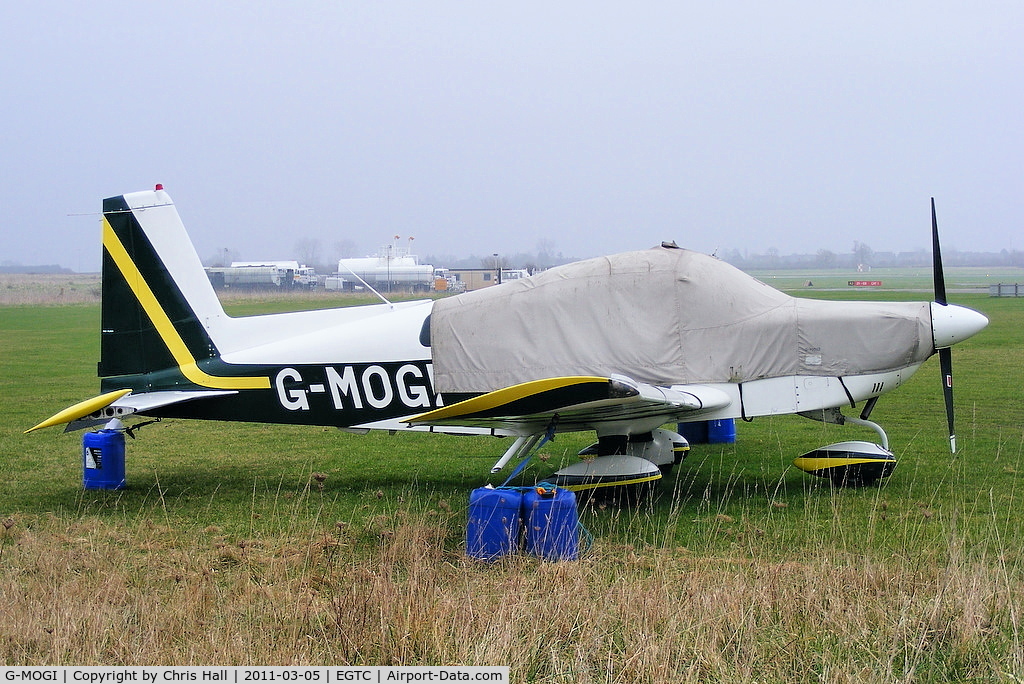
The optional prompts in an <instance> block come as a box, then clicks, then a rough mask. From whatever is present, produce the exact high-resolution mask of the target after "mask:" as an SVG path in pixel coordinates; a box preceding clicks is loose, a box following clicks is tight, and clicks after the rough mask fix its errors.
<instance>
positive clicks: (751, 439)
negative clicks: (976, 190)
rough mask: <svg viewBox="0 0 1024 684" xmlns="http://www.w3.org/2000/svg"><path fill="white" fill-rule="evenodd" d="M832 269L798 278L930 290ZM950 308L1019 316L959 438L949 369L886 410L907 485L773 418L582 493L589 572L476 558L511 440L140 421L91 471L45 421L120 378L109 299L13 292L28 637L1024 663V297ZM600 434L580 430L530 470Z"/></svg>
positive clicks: (258, 648)
mask: <svg viewBox="0 0 1024 684" xmlns="http://www.w3.org/2000/svg"><path fill="white" fill-rule="evenodd" d="M779 275H780V276H781V275H783V274H779ZM759 276H760V277H761V278H762V279H764V280H766V282H769V283H771V284H773V285H781V284H782V283H773V282H772V280H771V279H769V278H766V277H765V276H764V274H759ZM791 277H793V278H797V279H799V278H803V274H799V275H793V276H791ZM842 278H843V279H844V281H843V282H844V283H845V276H842ZM806 279H807V278H803V280H800V281H799V283H798V284H797V285H794V286H793V291H794V292H795V293H796V294H799V295H801V296H822V297H829V298H861V299H868V298H878V299H921V298H926V297H927V296H928V295H924V296H922V295H921V294H920V293H914V292H910V291H909V290H912V289H916V288H917V285H916V284H915V285H913V286H910V285H908V287H906V288H904V289H903V290H901V289H900V288H895V289H897V290H898V291H896V292H892V291H889V292H884V293H875V292H866V291H859V290H858V291H855V292H846V291H842V292H838V291H828V292H816V291H814V288H804V287H801V286H802V285H803V282H804V281H805V280H806ZM879 279H881V280H883V281H885V280H886V278H884V277H882V278H879ZM812 280H813V278H812ZM953 280H954V279H953V278H951V277H950V275H949V274H947V284H948V287H949V288H950V290H951V291H952V290H953V289H954V287H955V286H954V284H953ZM908 282H909V281H908ZM913 282H914V283H916V280H914V281H913ZM815 285H816V286H817V283H815ZM924 287H927V284H925V285H924ZM822 289H824V288H822ZM886 289H889V288H886ZM950 299H951V301H953V302H954V303H958V304H964V305H966V306H970V307H973V308H976V309H978V310H980V311H982V312H983V313H985V314H986V315H987V316H989V318H990V320H991V324H990V325H989V327H988V328H987V329H986V330H984V331H983V332H982V333H980V334H979V335H978V336H977V337H975V338H973V339H971V340H968V341H967V342H965V343H963V344H960V345H957V347H956V348H954V350H953V351H954V354H953V359H954V373H955V379H956V409H957V424H958V429H957V433H958V442H959V445H960V453H958V454H957V455H956V456H950V454H949V453H948V446H947V439H946V435H945V416H944V413H943V407H942V398H941V393H940V388H939V377H938V376H939V370H938V361H937V359H935V358H933V359H930V360H929V361H928V362H927V363H926V364H925V366H924V367H923V368H922V370H921V371H920V372H919V373H918V374H917V375H915V376H914V377H913V378H911V380H910V381H909V382H908V383H907V384H906V385H905V386H904V387H902V388H900V389H898V390H896V391H895V392H893V393H891V394H887V395H886V396H884V397H883V398H882V399H881V400H880V401H879V403H878V406H877V407H876V409H875V411H874V413H873V414H872V419H873V420H875V421H877V422H879V423H880V424H881V425H882V426H883V427H884V428H885V429H886V431H887V432H888V435H889V438H890V447H891V448H892V450H893V451H894V452H895V454H896V456H897V458H898V459H899V461H900V465H899V467H897V469H896V471H895V473H894V474H893V475H892V476H891V477H890V478H888V479H887V480H884V481H883V482H882V483H880V485H879V486H876V487H868V488H863V489H834V488H833V487H831V486H830V484H829V483H828V482H827V481H824V480H820V479H816V478H812V477H810V476H808V475H806V474H804V473H802V472H800V471H798V470H797V469H795V468H794V467H793V466H792V465H791V461H792V459H793V458H794V457H796V456H798V455H800V454H801V453H803V452H805V451H808V450H810V449H812V448H814V447H816V446H820V445H823V444H828V443H831V442H836V441H841V440H843V439H871V440H873V439H874V435H873V433H872V432H871V431H870V430H867V429H863V428H857V427H855V426H845V427H839V426H828V425H823V424H819V423H815V422H813V421H809V420H806V419H803V418H799V417H796V416H782V417H776V418H760V419H756V420H754V421H753V422H752V423H738V425H737V436H738V439H737V442H736V443H735V444H729V445H698V446H694V448H693V450H692V452H691V455H690V457H689V458H688V460H687V461H686V462H684V463H683V464H682V465H681V466H680V467H678V468H676V470H675V471H674V472H673V473H672V474H671V476H669V477H667V478H665V479H664V480H663V481H662V482H661V483H660V485H659V487H658V489H657V490H656V492H655V494H654V496H652V497H651V498H650V499H648V500H645V501H643V502H642V503H640V504H639V505H636V506H633V507H619V506H615V505H609V504H601V503H589V504H587V505H585V506H583V507H582V508H581V516H582V520H583V523H584V524H585V525H586V527H587V528H588V529H589V530H590V531H591V533H592V534H593V535H594V543H593V546H592V547H591V548H590V550H589V551H588V552H587V553H586V554H584V555H583V557H582V558H581V559H580V560H579V561H576V562H571V563H544V562H541V561H538V560H535V559H532V558H528V557H519V556H517V557H512V558H508V559H506V560H503V561H500V562H497V563H494V564H482V563H478V562H475V561H471V560H469V559H467V558H465V556H464V553H463V552H464V542H463V535H464V532H465V523H466V514H465V509H466V502H467V497H468V494H469V491H470V490H471V489H472V488H474V487H478V486H481V485H483V484H485V483H487V482H488V481H491V482H494V483H495V484H497V483H499V480H496V479H494V478H492V476H490V474H489V470H490V467H491V465H492V464H493V462H494V461H495V460H497V458H498V457H499V456H500V455H501V453H502V452H503V451H504V449H505V448H506V446H507V444H508V442H507V440H498V439H493V438H466V437H462V438H456V437H444V436H430V435H413V434H404V435H396V436H388V435H386V434H384V435H380V434H370V435H366V436H355V435H349V434H347V433H342V432H339V431H337V430H333V429H325V428H305V427H292V426H264V425H253V424H244V423H238V424H233V423H232V424H229V423H203V422H188V421H165V422H163V423H161V424H158V425H153V426H149V427H146V428H143V429H142V430H141V431H140V433H139V438H138V439H137V440H129V443H128V456H127V478H128V485H129V486H128V489H126V490H124V491H120V492H102V491H101V492H97V491H85V490H83V489H82V487H81V476H82V473H81V463H80V454H79V450H80V439H81V435H80V433H74V434H66V435H65V434H62V433H61V432H60V431H59V429H56V428H54V429H50V430H47V431H45V432H40V433H34V434H31V435H22V434H21V433H22V431H23V430H24V429H25V428H27V427H29V426H31V425H34V424H35V423H37V422H38V421H39V420H41V419H42V418H45V417H47V416H49V415H51V414H52V413H54V412H56V411H57V410H59V409H60V408H63V407H65V406H68V405H70V404H72V403H75V402H77V401H79V400H81V399H83V398H86V397H89V396H93V395H94V394H95V393H96V389H97V386H98V381H97V379H96V377H95V362H96V359H97V358H98V352H99V339H98V338H99V335H98V332H97V331H98V329H99V307H98V305H96V304H91V303H84V304H61V303H59V302H58V303H57V304H52V305H46V306H39V305H28V304H22V305H18V304H11V305H4V306H0V349H2V357H0V359H2V373H0V383H2V385H3V388H4V393H3V395H4V396H5V397H6V398H7V399H8V404H9V406H8V411H7V412H5V414H4V416H3V418H2V419H0V421H2V426H3V432H2V434H3V435H4V437H5V439H6V442H7V450H6V453H7V457H6V459H5V461H4V462H5V468H4V470H5V477H4V478H3V482H2V484H0V521H2V526H0V596H2V599H3V600H2V601H0V654H2V658H3V661H4V663H5V664H8V665H37V664H39V665H42V664H47V665H57V664H78V665H99V664H147V665H157V664H163V665H172V664H174V665H190V664H194V665H200V664H204V665H205V664H264V665H267V664H272V665H287V664H339V665H341V664H362V665H367V664H385V665H386V664H399V663H402V664H424V665H439V664H479V665H502V664H507V665H510V666H511V668H512V676H513V678H514V680H515V681H537V682H563V681H564V682H588V681H589V682H619V681H623V682H625V681H653V682H661V681H673V682H679V681H699V682H709V681H722V682H736V681H761V682H764V681H771V682H775V681H781V682H786V681H793V682H802V681H815V680H817V681H825V682H846V681H851V682H852V681H857V682H873V681H878V682H882V681H885V682H892V681H901V682H918V681H921V682H925V681H927V682H931V681H935V682H939V681H943V682H944V681H1015V680H1016V679H1020V678H1022V677H1024V644H1022V635H1021V633H1020V630H1021V611H1022V610H1024V515H1022V514H1021V513H1019V512H1018V509H1019V507H1020V499H1021V498H1022V496H1024V492H1019V491H1018V490H1017V486H1018V484H1020V483H1021V479H1020V478H1021V473H1024V462H1022V457H1024V399H1022V397H1021V394H1022V390H1024V336H1022V333H1021V332H1020V331H1021V330H1022V325H1024V300H1020V299H994V298H989V297H987V296H985V295H979V294H955V295H951V297H950ZM338 301H341V300H338ZM344 301H345V303H349V302H348V300H344ZM334 303H336V301H334V300H330V299H326V298H318V299H316V300H315V301H313V303H312V304H309V303H306V302H304V301H300V300H296V299H294V298H291V297H286V298H274V299H267V298H263V299H258V300H253V299H247V298H232V300H231V301H230V302H228V303H227V304H226V306H227V307H228V309H229V310H230V312H231V313H233V314H234V315H245V314H249V313H255V312H262V311H270V310H282V309H288V308H300V307H305V306H310V305H313V306H325V305H333V304H334ZM590 441H591V437H590V436H589V435H559V436H558V438H557V439H556V440H555V441H554V442H553V443H550V444H548V445H547V446H546V447H545V448H544V453H543V454H542V457H543V458H535V459H534V461H533V462H532V463H531V465H530V467H529V468H528V469H527V471H526V472H525V473H524V478H525V482H533V481H535V480H540V479H543V478H544V477H546V476H547V475H549V474H550V473H552V472H554V471H555V470H557V469H558V468H559V467H561V465H562V464H563V463H565V464H567V463H571V462H573V461H574V460H575V456H574V454H575V453H576V451H578V450H579V449H580V448H581V447H583V446H585V445H586V444H587V443H589V442H590ZM502 479H503V478H502Z"/></svg>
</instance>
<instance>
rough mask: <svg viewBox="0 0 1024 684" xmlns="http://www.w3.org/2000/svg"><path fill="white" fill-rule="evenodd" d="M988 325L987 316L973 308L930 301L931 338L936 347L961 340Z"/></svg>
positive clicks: (951, 344)
mask: <svg viewBox="0 0 1024 684" xmlns="http://www.w3.org/2000/svg"><path fill="white" fill-rule="evenodd" d="M986 325H988V318H986V317H985V316H984V315H983V314H980V313H978V312H977V311H975V310H974V309H968V308H967V307H966V306H957V305H956V304H939V303H938V302H932V339H933V340H934V342H935V348H936V349H942V348H944V347H951V346H953V345H954V344H956V343H957V342H963V341H964V340H966V339H967V338H968V337H970V336H972V335H974V334H975V333H977V332H979V331H981V330H982V328H984V327H985V326H986Z"/></svg>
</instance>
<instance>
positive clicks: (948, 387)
mask: <svg viewBox="0 0 1024 684" xmlns="http://www.w3.org/2000/svg"><path fill="white" fill-rule="evenodd" d="M932 281H933V283H934V289H935V303H936V304H940V305H942V306H946V305H947V304H948V302H947V301H946V278H945V276H944V275H943V273H942V252H941V251H940V249H939V222H938V221H937V220H936V218H935V198H934V197H932ZM937 351H938V352H939V370H940V372H941V373H942V396H943V398H944V399H945V400H946V423H947V424H948V425H949V450H950V453H954V454H955V453H956V432H955V431H954V429H953V354H952V351H951V349H950V348H949V347H943V348H942V349H939V350H937Z"/></svg>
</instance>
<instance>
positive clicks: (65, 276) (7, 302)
mask: <svg viewBox="0 0 1024 684" xmlns="http://www.w3.org/2000/svg"><path fill="white" fill-rule="evenodd" d="M99 301H100V276H99V274H98V273H0V306H23V305H40V304H45V305H62V304H94V303H97V302H99Z"/></svg>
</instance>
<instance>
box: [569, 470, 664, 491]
mask: <svg viewBox="0 0 1024 684" xmlns="http://www.w3.org/2000/svg"><path fill="white" fill-rule="evenodd" d="M659 479H661V473H657V474H656V475H642V476H640V477H635V478H633V479H631V480H613V481H610V482H588V483H587V484H571V485H558V486H559V487H561V488H562V489H568V490H569V491H572V492H583V491H586V490H588V489H599V488H601V487H626V486H628V485H637V484H643V483H644V482H654V481H655V480H659Z"/></svg>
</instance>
